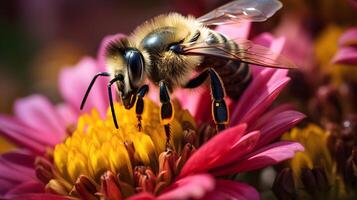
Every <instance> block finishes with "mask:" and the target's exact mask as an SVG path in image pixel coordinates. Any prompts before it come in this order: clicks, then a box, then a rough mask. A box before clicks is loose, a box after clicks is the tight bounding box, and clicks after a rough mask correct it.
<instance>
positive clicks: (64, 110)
mask: <svg viewBox="0 0 357 200" xmlns="http://www.w3.org/2000/svg"><path fill="white" fill-rule="evenodd" d="M56 111H57V113H58V114H59V115H60V116H61V117H62V119H64V120H65V122H66V124H67V125H71V124H75V123H77V118H78V113H76V112H75V111H74V110H73V109H72V107H71V106H69V105H67V104H65V103H60V104H58V105H56Z"/></svg>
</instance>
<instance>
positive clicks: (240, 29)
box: [216, 22, 251, 39]
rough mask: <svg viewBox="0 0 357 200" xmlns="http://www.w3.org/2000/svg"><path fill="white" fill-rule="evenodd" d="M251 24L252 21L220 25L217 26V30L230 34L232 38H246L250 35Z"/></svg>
mask: <svg viewBox="0 0 357 200" xmlns="http://www.w3.org/2000/svg"><path fill="white" fill-rule="evenodd" d="M250 26H251V23H250V22H242V23H239V24H230V25H220V26H218V27H217V28H216V31H217V32H219V33H222V34H224V35H226V36H228V37H229V38H231V39H245V38H248V36H249V32H250Z"/></svg>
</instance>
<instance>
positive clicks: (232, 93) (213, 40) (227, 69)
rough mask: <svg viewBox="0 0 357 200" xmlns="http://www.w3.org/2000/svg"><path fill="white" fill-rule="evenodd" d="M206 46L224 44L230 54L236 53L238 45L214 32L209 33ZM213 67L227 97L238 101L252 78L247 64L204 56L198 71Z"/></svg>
mask: <svg viewBox="0 0 357 200" xmlns="http://www.w3.org/2000/svg"><path fill="white" fill-rule="evenodd" d="M206 43H207V44H224V45H225V49H227V50H229V51H230V52H232V53H235V52H237V49H238V48H239V46H238V44H237V43H235V42H234V41H233V40H228V39H227V38H226V37H225V36H224V35H222V34H220V33H217V32H215V31H210V32H209V35H208V38H207V39H206ZM211 66H213V67H214V69H215V70H216V71H217V73H218V74H219V75H220V76H221V78H222V81H223V84H224V86H225V90H226V93H227V95H228V96H229V97H230V98H232V99H235V100H236V99H238V98H239V97H240V96H241V94H242V93H243V91H244V89H245V88H246V87H247V86H248V85H249V83H250V81H251V79H252V76H251V73H250V70H249V67H248V64H247V63H242V62H240V61H234V60H230V59H227V58H218V57H213V56H206V57H204V60H203V62H202V64H201V65H200V66H199V69H204V68H206V67H211Z"/></svg>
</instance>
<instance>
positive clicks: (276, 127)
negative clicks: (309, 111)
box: [249, 110, 305, 148]
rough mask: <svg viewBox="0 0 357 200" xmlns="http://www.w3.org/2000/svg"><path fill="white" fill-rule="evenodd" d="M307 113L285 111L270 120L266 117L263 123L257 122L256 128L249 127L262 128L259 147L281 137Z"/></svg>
mask: <svg viewBox="0 0 357 200" xmlns="http://www.w3.org/2000/svg"><path fill="white" fill-rule="evenodd" d="M304 118H305V115H304V114H302V113H300V112H297V111H291V110H289V111H284V112H281V113H278V114H276V115H274V116H272V117H271V118H270V119H269V120H268V119H267V118H264V119H263V120H265V121H264V122H263V123H260V120H259V124H257V126H255V127H254V128H251V127H249V128H250V129H251V130H260V132H261V137H260V140H259V144H258V145H257V148H258V147H262V146H264V145H266V144H268V143H270V142H272V141H274V140H275V139H277V138H279V137H280V136H281V134H283V133H284V132H285V131H287V130H289V129H290V128H292V127H294V126H295V125H296V124H297V123H299V122H300V121H301V120H302V119H304Z"/></svg>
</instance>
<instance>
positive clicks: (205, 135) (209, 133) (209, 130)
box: [198, 124, 217, 145]
mask: <svg viewBox="0 0 357 200" xmlns="http://www.w3.org/2000/svg"><path fill="white" fill-rule="evenodd" d="M198 133H199V136H200V144H201V145H202V144H204V143H206V142H207V141H208V140H209V139H211V138H212V137H213V136H214V135H216V133H217V131H216V129H215V128H213V127H212V126H211V125H209V124H203V125H202V126H201V127H200V128H199V130H198Z"/></svg>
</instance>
